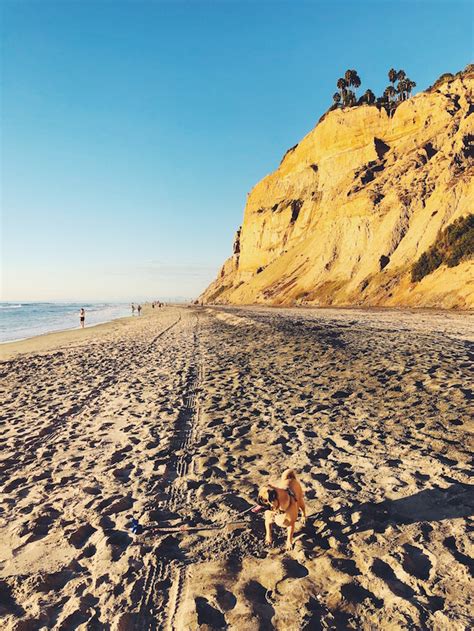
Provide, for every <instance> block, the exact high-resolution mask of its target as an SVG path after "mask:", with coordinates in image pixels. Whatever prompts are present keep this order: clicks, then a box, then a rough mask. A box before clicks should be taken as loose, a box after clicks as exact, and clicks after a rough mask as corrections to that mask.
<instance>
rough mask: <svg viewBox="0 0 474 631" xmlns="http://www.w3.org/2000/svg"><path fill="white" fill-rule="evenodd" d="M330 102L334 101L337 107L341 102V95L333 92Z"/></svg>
mask: <svg viewBox="0 0 474 631" xmlns="http://www.w3.org/2000/svg"><path fill="white" fill-rule="evenodd" d="M332 100H333V101H334V105H335V106H336V107H337V106H338V105H339V103H340V102H341V95H340V94H339V92H334V94H333V95H332Z"/></svg>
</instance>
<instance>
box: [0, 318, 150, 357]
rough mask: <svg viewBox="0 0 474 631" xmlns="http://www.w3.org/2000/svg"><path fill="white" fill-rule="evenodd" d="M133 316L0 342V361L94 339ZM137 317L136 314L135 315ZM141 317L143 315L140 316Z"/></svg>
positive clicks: (123, 323)
mask: <svg viewBox="0 0 474 631" xmlns="http://www.w3.org/2000/svg"><path fill="white" fill-rule="evenodd" d="M133 317H134V316H124V317H121V318H114V319H113V320H107V321H105V322H97V323H95V324H90V325H89V326H86V327H84V329H81V328H80V327H78V328H74V329H60V330H57V331H50V332H49V333H40V334H39V335H33V336H32V337H26V338H22V339H19V340H11V341H9V342H1V343H0V362H3V361H9V360H10V359H13V358H14V357H16V356H18V355H24V354H29V353H32V354H35V353H42V352H48V351H53V350H55V349H57V348H60V347H61V346H71V345H72V344H73V343H75V342H79V343H80V342H82V341H84V340H87V339H89V340H92V339H96V338H97V337H99V336H100V334H101V333H109V332H111V331H113V330H115V329H118V328H119V327H122V326H124V325H126V324H127V323H128V322H129V321H130V320H131V319H132V318H133ZM137 317H138V316H137ZM140 317H141V318H143V317H145V316H140Z"/></svg>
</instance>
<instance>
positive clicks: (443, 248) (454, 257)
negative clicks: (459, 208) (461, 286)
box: [411, 213, 474, 282]
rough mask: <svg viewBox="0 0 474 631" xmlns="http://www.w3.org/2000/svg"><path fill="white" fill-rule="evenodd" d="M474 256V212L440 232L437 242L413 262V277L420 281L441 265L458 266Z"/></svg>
mask: <svg viewBox="0 0 474 631" xmlns="http://www.w3.org/2000/svg"><path fill="white" fill-rule="evenodd" d="M473 256H474V214H472V213H471V214H469V215H467V216H466V217H460V218H459V219H457V220H456V221H454V222H453V223H452V224H451V225H450V226H448V227H447V228H446V229H445V230H442V231H441V232H440V233H439V234H438V238H437V239H436V241H435V243H433V245H432V246H431V247H430V248H429V250H427V251H426V252H423V254H422V255H421V256H420V258H419V259H418V260H417V261H416V263H414V264H413V267H412V270H411V279H412V281H413V282H418V281H420V280H421V279H422V278H424V277H425V276H428V274H431V272H434V271H435V270H436V269H438V267H439V266H440V265H442V264H443V263H445V264H446V265H447V266H448V267H456V265H459V263H461V261H466V260H467V259H470V258H472V257H473Z"/></svg>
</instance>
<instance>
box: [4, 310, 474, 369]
mask: <svg viewBox="0 0 474 631" xmlns="http://www.w3.org/2000/svg"><path fill="white" fill-rule="evenodd" d="M177 307H178V308H182V307H183V305H179V306H178V305H169V306H168V307H165V310H166V309H170V308H177ZM184 308H186V307H184ZM193 308H195V309H198V310H199V309H203V310H205V309H211V310H213V311H240V310H242V311H247V312H248V311H254V312H258V311H269V310H270V311H273V312H276V313H278V312H279V311H281V312H283V313H290V312H293V313H294V314H295V315H298V314H299V315H302V316H304V315H305V314H307V315H312V316H316V315H317V316H320V317H322V318H325V317H326V318H328V319H332V318H333V317H334V316H335V315H336V316H337V314H340V315H341V316H343V317H347V315H348V314H349V313H351V312H352V313H354V316H359V317H361V319H362V320H366V321H369V320H370V319H371V318H372V317H373V318H374V320H375V321H378V317H379V316H387V317H388V318H390V320H391V321H392V323H393V324H395V323H396V320H397V319H398V324H406V325H407V328H410V327H411V325H412V324H415V320H416V319H417V318H418V319H419V324H420V325H422V324H423V323H424V322H425V320H424V319H425V318H429V322H428V328H429V330H430V332H435V331H436V330H437V331H438V332H439V333H447V334H448V335H451V336H453V337H457V338H460V339H465V340H468V341H473V340H474V334H473V333H472V327H470V326H469V324H470V322H469V321H468V318H469V317H473V316H474V311H463V310H451V309H413V308H410V307H407V308H401V307H396V308H392V307H368V308H367V307H359V306H354V307H307V306H304V307H301V306H297V307H290V306H276V305H275V306H272V307H267V306H265V305H258V304H256V305H203V306H202V307H201V306H199V305H197V306H195V307H193ZM162 312H163V311H162ZM159 313H160V311H159V310H158V311H154V310H153V309H152V308H151V307H150V305H145V306H144V307H143V312H142V315H141V316H137V315H135V316H133V315H129V316H123V317H120V318H115V319H113V320H108V321H105V322H98V323H95V324H91V325H89V326H86V327H85V328H84V329H81V328H74V329H61V330H58V331H50V332H48V333H41V334H39V335H34V336H32V337H27V338H23V339H18V340H11V341H9V342H0V362H2V361H9V360H10V359H13V358H14V357H16V356H18V355H24V354H28V353H43V352H45V353H47V352H48V351H53V350H55V349H57V348H60V347H61V346H63V345H64V346H71V345H72V344H75V343H77V342H78V343H81V342H82V341H84V340H87V339H89V340H92V339H97V338H99V337H100V336H101V334H102V333H104V334H105V333H107V334H108V333H110V332H113V331H115V330H116V329H118V328H120V327H123V326H125V325H127V324H128V325H131V324H132V322H134V321H138V320H139V319H140V320H143V319H145V318H148V317H150V316H153V315H157V314H159ZM405 316H407V317H408V318H409V322H406V323H405V322H404V321H403V318H404V317H405ZM466 316H467V317H466ZM454 323H455V326H454V327H453V326H452V325H453V324H454ZM435 324H436V325H437V326H433V325H435ZM446 324H449V325H450V326H448V329H449V331H446V329H445V328H444V325H446ZM442 327H443V328H442ZM417 328H418V327H417ZM419 328H424V327H422V326H420V327H419Z"/></svg>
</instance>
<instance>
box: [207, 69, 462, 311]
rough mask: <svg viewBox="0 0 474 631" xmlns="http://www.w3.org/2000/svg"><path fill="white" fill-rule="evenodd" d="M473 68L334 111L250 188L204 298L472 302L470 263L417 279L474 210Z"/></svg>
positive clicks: (299, 301)
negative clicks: (387, 98) (394, 100)
mask: <svg viewBox="0 0 474 631" xmlns="http://www.w3.org/2000/svg"><path fill="white" fill-rule="evenodd" d="M473 82H474V75H473V74H472V73H470V72H464V73H462V74H458V75H457V76H456V77H454V78H452V79H451V80H447V81H445V82H444V83H441V84H440V85H438V86H436V84H435V88H432V89H430V90H429V91H427V92H422V93H420V94H418V95H417V96H415V97H413V98H411V99H409V100H407V101H404V102H403V103H401V104H400V105H399V106H398V108H397V109H396V111H395V113H394V114H393V116H392V117H390V116H389V115H388V114H387V112H386V111H385V109H383V108H382V109H379V108H377V107H376V106H369V105H362V106H358V107H353V108H349V109H337V110H334V111H330V112H329V113H327V114H326V115H325V116H324V117H323V118H322V120H321V121H320V122H319V124H318V125H317V126H316V127H315V129H313V130H312V131H311V132H310V133H309V134H308V135H307V136H306V137H305V138H303V140H302V141H301V142H300V143H299V144H298V145H296V146H295V147H293V148H292V149H290V150H289V151H288V152H287V153H286V154H285V156H284V157H283V160H282V162H281V164H280V166H279V167H278V169H277V170H276V171H275V172H274V173H272V174H270V175H268V176H267V177H265V178H264V179H263V180H262V181H261V182H259V183H258V184H257V185H256V186H255V187H254V189H253V190H252V191H251V193H249V196H248V201H247V205H246V208H245V214H244V220H243V224H242V227H241V228H240V229H239V231H238V232H237V235H236V238H235V241H234V248H233V254H232V256H231V257H230V258H229V259H228V260H227V261H226V262H225V263H224V265H223V267H222V269H221V271H220V273H219V275H218V278H217V279H216V280H215V281H214V282H213V283H212V284H211V285H210V286H209V287H208V288H207V289H206V291H205V292H204V293H203V295H202V296H201V297H200V299H201V300H203V301H204V302H206V303H210V302H218V303H227V304H249V303H266V304H280V305H282V304H283V305H293V304H311V305H341V306H342V305H383V306H417V307H444V308H451V307H458V308H469V307H472V306H474V282H473V281H474V262H473V261H472V259H471V260H467V261H466V260H465V261H462V262H461V263H459V264H458V265H456V266H455V267H447V266H446V265H441V266H440V267H438V269H436V270H435V271H434V272H432V273H430V274H428V275H427V276H425V277H424V278H422V279H421V280H420V281H418V282H412V280H411V268H412V265H413V263H414V262H415V261H416V260H417V259H418V258H419V257H420V255H422V253H424V252H426V251H427V250H428V248H429V247H430V246H431V245H432V244H433V243H434V242H435V241H436V239H437V237H438V236H439V234H440V231H441V230H443V229H444V228H445V227H446V226H448V225H449V224H451V223H452V222H454V221H455V220H456V219H457V218H460V217H463V216H466V215H469V214H470V213H472V212H473V205H472V201H473V198H474V186H473V178H472V175H473V172H474V160H473V151H472V141H473V137H474V136H473V133H474V131H473V127H474V125H473V121H474V116H471V114H472V112H473V109H474V108H473V106H472V88H473Z"/></svg>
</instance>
